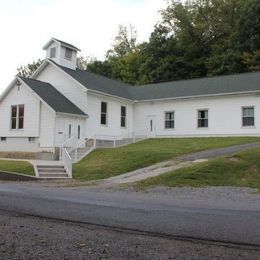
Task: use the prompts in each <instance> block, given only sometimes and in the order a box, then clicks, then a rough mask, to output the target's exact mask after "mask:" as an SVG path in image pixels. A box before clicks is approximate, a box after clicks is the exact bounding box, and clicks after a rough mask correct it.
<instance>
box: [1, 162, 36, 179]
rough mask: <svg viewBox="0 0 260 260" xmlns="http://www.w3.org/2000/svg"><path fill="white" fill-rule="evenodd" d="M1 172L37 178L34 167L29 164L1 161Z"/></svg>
mask: <svg viewBox="0 0 260 260" xmlns="http://www.w3.org/2000/svg"><path fill="white" fill-rule="evenodd" d="M0 170H2V171H8V172H16V173H23V174H26V175H31V176H35V174H34V169H33V165H32V164H30V163H28V162H19V161H5V160H0Z"/></svg>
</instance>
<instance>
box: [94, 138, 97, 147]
mask: <svg viewBox="0 0 260 260" xmlns="http://www.w3.org/2000/svg"><path fill="white" fill-rule="evenodd" d="M94 148H95V149H96V148H97V137H96V135H94Z"/></svg>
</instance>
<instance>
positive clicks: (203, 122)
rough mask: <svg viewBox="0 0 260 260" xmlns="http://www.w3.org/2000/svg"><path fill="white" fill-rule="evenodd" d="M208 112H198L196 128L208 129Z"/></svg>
mask: <svg viewBox="0 0 260 260" xmlns="http://www.w3.org/2000/svg"><path fill="white" fill-rule="evenodd" d="M208 113H209V112H208V110H198V128H206V127H208V125H209V124H208Z"/></svg>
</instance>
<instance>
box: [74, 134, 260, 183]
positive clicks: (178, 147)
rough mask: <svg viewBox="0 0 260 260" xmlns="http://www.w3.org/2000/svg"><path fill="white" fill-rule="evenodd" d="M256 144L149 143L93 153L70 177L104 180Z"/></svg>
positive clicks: (237, 139) (234, 141)
mask: <svg viewBox="0 0 260 260" xmlns="http://www.w3.org/2000/svg"><path fill="white" fill-rule="evenodd" d="M259 141H260V138H259V137H222V138H162V139H149V140H145V141H142V142H139V143H135V144H131V145H128V146H124V147H120V148H116V149H99V150H95V151H94V152H92V153H91V154H90V155H88V156H87V157H86V158H84V159H83V160H82V161H80V162H79V163H77V164H74V166H73V177H74V178H76V179H78V180H83V181H86V180H97V179H104V178H108V177H111V176H116V175H119V174H123V173H126V172H129V171H133V170H136V169H139V168H142V167H146V166H149V165H152V164H154V163H158V162H161V161H165V160H169V159H172V158H174V157H176V156H179V155H183V154H187V153H192V152H197V151H202V150H207V149H213V148H220V147H226V146H231V145H237V144H243V143H249V142H259Z"/></svg>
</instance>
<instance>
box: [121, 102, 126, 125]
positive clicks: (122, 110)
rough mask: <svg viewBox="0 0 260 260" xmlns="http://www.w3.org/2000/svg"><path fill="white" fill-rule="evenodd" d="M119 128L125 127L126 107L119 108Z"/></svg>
mask: <svg viewBox="0 0 260 260" xmlns="http://www.w3.org/2000/svg"><path fill="white" fill-rule="evenodd" d="M120 121H121V127H126V107H125V106H121V120H120Z"/></svg>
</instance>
